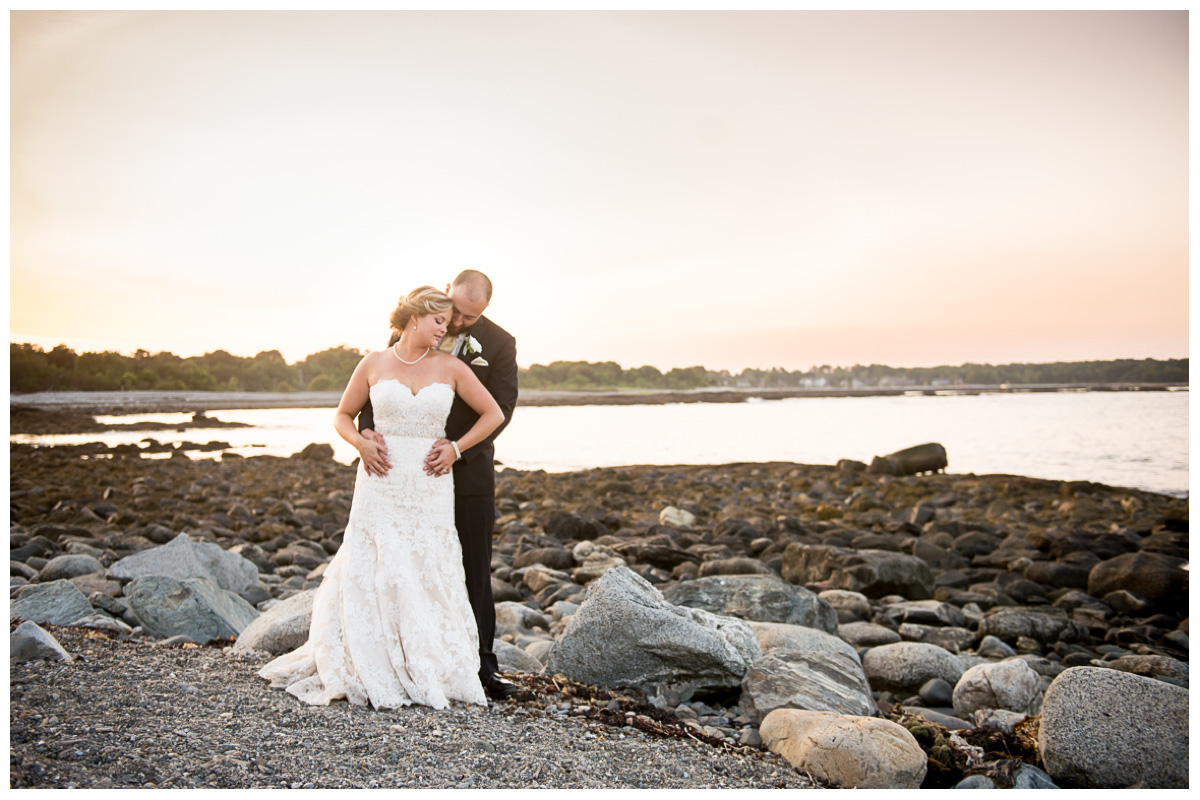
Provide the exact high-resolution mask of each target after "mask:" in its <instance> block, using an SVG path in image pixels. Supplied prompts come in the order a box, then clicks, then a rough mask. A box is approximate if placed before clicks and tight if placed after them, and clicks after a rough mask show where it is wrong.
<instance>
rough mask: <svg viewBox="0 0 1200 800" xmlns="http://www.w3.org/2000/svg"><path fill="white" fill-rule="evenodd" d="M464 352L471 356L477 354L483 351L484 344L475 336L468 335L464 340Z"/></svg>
mask: <svg viewBox="0 0 1200 800" xmlns="http://www.w3.org/2000/svg"><path fill="white" fill-rule="evenodd" d="M463 352H464V353H466V354H467V355H469V356H477V355H479V354H480V353H482V352H483V345H481V344H480V343H479V340H478V339H476V338H475V337H474V336H468V337H467V338H466V340H465V341H464V342H463Z"/></svg>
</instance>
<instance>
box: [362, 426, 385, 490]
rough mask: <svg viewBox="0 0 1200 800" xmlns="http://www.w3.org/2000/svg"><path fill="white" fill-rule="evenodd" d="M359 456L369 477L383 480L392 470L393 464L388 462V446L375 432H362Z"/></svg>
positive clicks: (368, 430)
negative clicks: (372, 476)
mask: <svg viewBox="0 0 1200 800" xmlns="http://www.w3.org/2000/svg"><path fill="white" fill-rule="evenodd" d="M358 454H359V456H361V457H362V462H363V469H365V470H366V471H367V474H368V475H374V476H375V477H378V478H382V477H383V476H384V475H387V473H388V470H389V469H391V468H392V463H391V462H390V461H389V460H388V452H387V444H385V443H384V441H383V437H382V436H380V435H379V434H378V433H376V432H375V431H373V430H370V429H367V430H364V431H363V432H362V442H361V443H360V444H359V447H358Z"/></svg>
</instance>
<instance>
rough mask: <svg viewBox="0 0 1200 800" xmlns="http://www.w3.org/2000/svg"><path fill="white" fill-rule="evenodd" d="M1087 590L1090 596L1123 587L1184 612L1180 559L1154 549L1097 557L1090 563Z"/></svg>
mask: <svg viewBox="0 0 1200 800" xmlns="http://www.w3.org/2000/svg"><path fill="white" fill-rule="evenodd" d="M1087 590H1088V594H1090V595H1092V596H1094V597H1104V596H1105V595H1107V594H1109V593H1110V592H1115V591H1119V590H1125V591H1128V592H1132V593H1134V594H1136V595H1138V596H1140V597H1143V598H1145V599H1146V600H1149V601H1150V602H1151V603H1153V604H1155V606H1156V607H1158V608H1179V609H1181V610H1182V611H1183V613H1185V614H1186V613H1187V607H1188V602H1187V598H1188V573H1187V570H1185V569H1183V567H1182V565H1181V564H1180V562H1178V561H1176V560H1174V559H1170V558H1166V557H1164V556H1160V555H1156V554H1154V553H1127V554H1125V555H1120V556H1117V557H1116V558H1111V559H1109V560H1107V561H1101V562H1100V563H1099V564H1097V565H1096V566H1094V567H1092V570H1091V574H1090V575H1089V577H1088V587H1087Z"/></svg>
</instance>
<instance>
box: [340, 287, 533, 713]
mask: <svg viewBox="0 0 1200 800" xmlns="http://www.w3.org/2000/svg"><path fill="white" fill-rule="evenodd" d="M446 294H447V295H449V297H450V300H451V302H453V303H454V312H453V313H452V315H451V319H450V324H449V325H447V333H446V336H445V338H443V339H442V343H441V344H440V345H439V347H438V349H440V350H444V351H446V352H448V353H451V354H452V355H455V356H457V357H458V358H460V359H462V360H463V361H464V362H466V363H467V364H468V365H470V367H471V371H472V372H474V373H475V377H477V378H479V381H480V383H482V384H483V385H484V387H485V388H486V389H487V390H488V392H490V393H491V395H492V397H494V398H495V400H496V403H497V404H498V405H499V406H500V410H501V411H502V412H504V423H503V424H502V425H501V426H500V427H499V428H497V429H496V430H495V432H493V433H492V435H491V436H489V437H488V438H487V439H485V440H484V441H482V442H480V443H479V444H477V445H475V446H474V447H471V448H469V449H468V450H465V451H464V452H463V454H462V458H461V459H460V460H459V461H458V462H454V461H452V459H453V453H452V452H451V454H450V456H449V457H448V458H447V459H446V461H445V463H441V462H439V461H437V460H436V454H435V453H434V452H431V453H430V455H429V457H427V458H426V460H425V472H426V473H427V474H430V475H435V474H441V473H442V472H443V471H444V470H446V469H449V468H450V467H451V465H453V469H454V524H455V527H457V528H458V538H459V541H460V542H461V543H462V555H463V568H464V570H465V571H466V576H467V597H468V598H470V601H471V611H472V612H474V614H475V622H476V624H477V625H478V626H479V681H480V682H481V683H482V684H483V689H484V691H485V692H486V693H487V695H488V697H491V698H493V699H503V698H506V697H511V696H512V695H514V694H516V693H517V691H518V689H517V687H516V685H515V684H513V683H511V682H509V681H506V680H504V679H502V678H501V677H500V676H499V675H498V674H497V673H499V671H500V665H499V664H498V663H497V661H496V655H495V653H493V652H492V638H493V637H494V636H495V632H496V608H495V605H493V601H492V530H493V528H494V527H495V523H496V510H495V509H496V468H495V464H494V463H493V458H494V455H495V448H494V446H493V444H492V443H493V442H494V441H495V439H496V437H497V436H499V435H500V431H502V430H504V428H505V427H506V426H507V425H508V423H509V421H510V420H511V419H512V414H513V407H514V406H516V404H517V340H516V339H514V338H513V336H512V335H511V334H510V333H508V331H506V330H504V329H503V328H501V327H500V326H499V325H497V324H496V323H494V322H492V321H491V320H490V319H488V318H487V317H485V316H483V312H484V309H486V308H487V307H488V303H490V302H491V300H492V282H491V281H490V280H488V277H487V276H486V275H484V274H483V273H482V272H478V271H476V270H473V269H468V270H464V271H463V272H461V273H459V275H458V277H457V278H455V279H454V282H453V283H451V284H450V285H449V286H447V287H446ZM397 338H399V334H393V337H392V340H391V341H389V342H388V345H389V346H390V345H392V344H395V341H396V339H397ZM477 419H479V415H478V414H476V413H475V412H474V411H473V410H472V409H471V407H470V406H469V405H467V404H466V403H465V402H463V400H462V399H461V398H459V397H455V398H454V404H453V405H452V406H451V407H450V416H449V417H447V419H446V436H447V438H448V439H451V440H453V439H458V438H459V437H460V436H462V435H463V434H465V433H466V432H467V431H468V430H470V428H471V426H472V425H474V424H475V421H476V420H477ZM374 422H375V417H374V413H373V410H372V408H371V401H370V400H368V401H367V404H366V406H364V407H363V410H362V413H361V414H360V415H359V418H358V427H359V431H360V432H361V433H362V434H363V436H365V437H367V438H368V439H370V440H371V441H373V442H375V443H376V444H378V445H379V449H378V451H377V452H376V451H371V450H370V449H368V450H367V451H364V453H363V467H364V468H365V469H366V470H367V472H368V473H371V474H374V475H383V474H386V473H387V470H388V467H389V466H390V465H389V464H388V461H387V447H386V445H384V443H383V437H382V436H380V435H379V434H377V433H375V431H374V429H373V427H374ZM441 441H443V442H444V441H446V440H445V439H443V440H441Z"/></svg>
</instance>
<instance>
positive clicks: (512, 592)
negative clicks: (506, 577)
mask: <svg viewBox="0 0 1200 800" xmlns="http://www.w3.org/2000/svg"><path fill="white" fill-rule="evenodd" d="M522 599H524V595H522V594H521V592H520V590H519V589H517V587H515V586H513V585H512V584H511V583H508V582H507V581H502V580H500V579H499V578H495V577H493V578H492V600H493V601H495V602H497V603H504V602H510V601H515V602H520V601H521V600H522Z"/></svg>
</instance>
